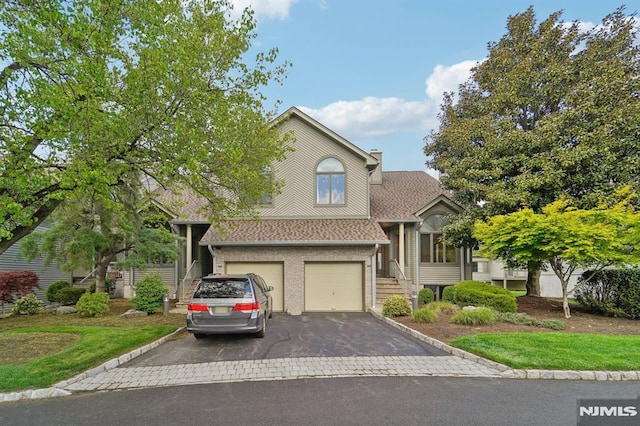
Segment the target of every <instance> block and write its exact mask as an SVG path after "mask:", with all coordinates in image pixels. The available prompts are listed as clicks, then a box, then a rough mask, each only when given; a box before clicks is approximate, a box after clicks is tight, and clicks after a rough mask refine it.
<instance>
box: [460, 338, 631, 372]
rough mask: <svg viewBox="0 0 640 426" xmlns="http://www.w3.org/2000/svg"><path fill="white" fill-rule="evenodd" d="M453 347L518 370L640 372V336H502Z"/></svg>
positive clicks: (466, 339) (462, 340)
mask: <svg viewBox="0 0 640 426" xmlns="http://www.w3.org/2000/svg"><path fill="white" fill-rule="evenodd" d="M449 344H450V345H451V346H455V347H456V348H460V349H463V350H465V351H468V352H471V353H474V354H476V355H480V356H482V357H484V358H488V359H491V360H493V361H496V362H499V363H502V364H505V365H508V366H509V367H511V368H518V369H548V370H608V371H629V370H631V371H634V370H640V351H639V350H638V348H640V336H638V335H601V334H582V333H554V332H548V333H501V334H476V335H471V336H462V337H458V338H456V339H453V340H451V341H450V342H449Z"/></svg>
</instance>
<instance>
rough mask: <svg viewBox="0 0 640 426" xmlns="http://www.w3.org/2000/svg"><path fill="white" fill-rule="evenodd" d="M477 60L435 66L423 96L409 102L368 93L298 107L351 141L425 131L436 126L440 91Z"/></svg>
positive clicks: (463, 76) (453, 86)
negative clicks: (355, 98) (351, 97)
mask: <svg viewBox="0 0 640 426" xmlns="http://www.w3.org/2000/svg"><path fill="white" fill-rule="evenodd" d="M476 64H477V61H464V62H460V63H458V64H454V65H451V66H444V65H438V66H436V67H435V68H434V69H433V72H432V73H431V75H430V76H429V77H428V78H427V80H426V90H425V93H426V95H427V97H426V98H425V99H423V100H420V101H410V100H406V99H403V98H398V97H389V98H378V97H374V96H368V97H365V98H362V99H359V100H354V101H344V100H343V101H338V102H333V103H331V104H329V105H326V106H323V107H321V108H317V109H314V108H309V107H305V106H301V107H299V108H300V109H301V110H302V111H304V112H305V113H306V114H309V115H310V116H311V117H313V118H315V119H316V120H318V121H319V122H321V123H322V124H324V125H325V126H327V127H328V128H330V129H332V130H334V131H335V132H337V133H338V134H340V135H342V136H344V137H346V138H347V139H349V140H352V141H358V140H365V139H375V138H382V137H385V136H388V135H391V134H394V133H401V132H416V131H417V132H422V133H423V134H425V135H426V134H427V132H428V131H429V130H431V129H434V128H436V127H437V126H438V121H437V114H438V112H439V107H440V103H441V101H442V94H443V93H444V92H445V91H457V88H458V85H459V84H460V83H462V82H464V81H466V80H467V79H468V77H469V75H470V70H471V68H472V67H473V66H475V65H476Z"/></svg>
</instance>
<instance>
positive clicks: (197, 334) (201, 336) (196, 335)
mask: <svg viewBox="0 0 640 426" xmlns="http://www.w3.org/2000/svg"><path fill="white" fill-rule="evenodd" d="M193 337H195V338H196V339H202V338H203V337H204V334H201V333H193Z"/></svg>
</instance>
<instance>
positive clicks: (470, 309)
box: [462, 306, 480, 311]
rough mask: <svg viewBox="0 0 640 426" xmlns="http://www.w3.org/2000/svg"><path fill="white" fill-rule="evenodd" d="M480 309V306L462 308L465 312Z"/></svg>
mask: <svg viewBox="0 0 640 426" xmlns="http://www.w3.org/2000/svg"><path fill="white" fill-rule="evenodd" d="M478 309H480V307H479V306H463V307H462V310H463V311H477V310H478Z"/></svg>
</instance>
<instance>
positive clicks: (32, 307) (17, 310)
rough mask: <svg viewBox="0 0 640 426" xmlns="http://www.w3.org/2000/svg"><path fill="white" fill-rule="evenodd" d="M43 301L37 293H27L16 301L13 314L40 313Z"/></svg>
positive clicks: (12, 310)
mask: <svg viewBox="0 0 640 426" xmlns="http://www.w3.org/2000/svg"><path fill="white" fill-rule="evenodd" d="M41 307H42V301H40V300H39V299H38V298H37V297H36V295H35V294H33V293H31V294H27V295H26V296H23V297H21V298H20V299H18V300H16V301H15V304H14V305H13V308H12V309H11V315H36V314H39V313H40V309H41Z"/></svg>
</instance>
